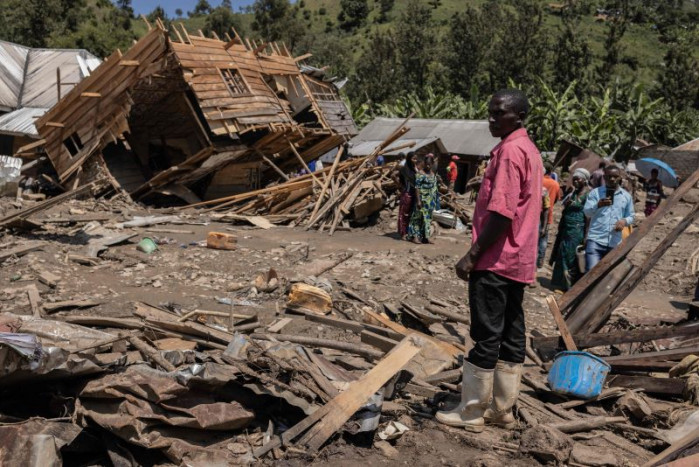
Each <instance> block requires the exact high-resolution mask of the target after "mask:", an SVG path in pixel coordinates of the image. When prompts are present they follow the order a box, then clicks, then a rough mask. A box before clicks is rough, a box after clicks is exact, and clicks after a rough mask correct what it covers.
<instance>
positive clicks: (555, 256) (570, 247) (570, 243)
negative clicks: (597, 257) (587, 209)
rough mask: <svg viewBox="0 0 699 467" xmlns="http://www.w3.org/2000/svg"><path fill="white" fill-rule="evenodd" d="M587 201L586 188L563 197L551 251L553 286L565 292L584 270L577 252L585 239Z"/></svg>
mask: <svg viewBox="0 0 699 467" xmlns="http://www.w3.org/2000/svg"><path fill="white" fill-rule="evenodd" d="M583 170H584V169H583ZM576 172H577V171H576ZM586 172H587V171H586ZM588 178H589V173H588ZM585 201H587V191H586V190H584V189H583V190H580V191H577V192H576V191H571V192H570V193H569V194H568V195H567V196H566V197H565V198H564V199H563V206H564V207H563V213H562V214H561V220H560V222H559V223H558V234H557V235H556V242H555V243H554V247H553V251H552V252H551V262H552V263H553V264H554V267H553V275H552V276H551V286H552V287H553V288H554V289H558V290H562V291H564V292H565V291H566V290H568V289H570V288H571V287H572V285H573V284H575V283H576V282H577V281H578V279H579V278H580V276H581V275H582V272H583V271H580V268H579V266H578V258H577V254H576V253H577V248H578V247H579V246H580V245H582V244H583V240H584V239H585V213H584V212H583V208H584V206H585Z"/></svg>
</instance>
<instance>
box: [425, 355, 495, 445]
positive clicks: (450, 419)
mask: <svg viewBox="0 0 699 467" xmlns="http://www.w3.org/2000/svg"><path fill="white" fill-rule="evenodd" d="M493 373H494V370H484V369H483V368H479V367H477V366H475V365H473V364H471V363H469V362H464V374H463V379H462V381H461V403H460V404H459V405H457V406H456V407H455V408H453V409H452V410H446V411H439V412H437V415H436V417H435V418H436V419H437V421H438V422H440V423H443V424H445V425H449V426H454V427H459V428H465V429H466V430H467V431H472V432H474V433H480V432H481V431H483V427H484V425H485V421H484V420H483V413H484V412H485V409H486V408H487V407H488V403H489V402H490V396H491V394H492V392H493Z"/></svg>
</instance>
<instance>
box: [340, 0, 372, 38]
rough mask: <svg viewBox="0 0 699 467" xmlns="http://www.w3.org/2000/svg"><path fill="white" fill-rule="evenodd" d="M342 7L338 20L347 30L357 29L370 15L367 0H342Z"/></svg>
mask: <svg viewBox="0 0 699 467" xmlns="http://www.w3.org/2000/svg"><path fill="white" fill-rule="evenodd" d="M340 8H341V9H340V13H339V14H338V15H337V20H338V21H339V22H340V27H341V28H342V29H344V30H345V31H352V30H354V29H357V28H358V27H359V26H361V24H362V23H363V22H364V20H366V18H367V16H369V4H368V3H367V0H340Z"/></svg>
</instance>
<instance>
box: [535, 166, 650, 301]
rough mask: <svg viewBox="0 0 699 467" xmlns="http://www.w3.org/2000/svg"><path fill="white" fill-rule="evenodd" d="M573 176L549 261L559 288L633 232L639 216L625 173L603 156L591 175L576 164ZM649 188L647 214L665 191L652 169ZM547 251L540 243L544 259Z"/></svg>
mask: <svg viewBox="0 0 699 467" xmlns="http://www.w3.org/2000/svg"><path fill="white" fill-rule="evenodd" d="M571 180H572V182H571V183H572V186H570V187H568V189H567V193H566V194H565V196H563V197H562V201H561V204H562V205H563V211H562V213H561V220H560V222H559V224H558V233H557V235H556V241H555V243H554V247H553V251H552V253H551V258H550V261H549V264H551V265H552V266H553V273H552V277H551V287H552V288H553V289H554V290H557V291H560V292H565V291H566V290H568V289H570V287H571V286H572V285H573V284H574V283H575V282H576V281H577V280H578V279H579V278H580V277H581V276H582V275H583V274H584V273H586V272H587V271H589V270H590V269H592V268H593V267H594V266H595V265H596V264H597V263H598V262H599V261H600V260H601V259H602V258H603V257H604V256H605V255H607V254H608V253H609V252H610V251H612V250H613V249H614V248H615V247H617V246H618V245H619V244H620V243H621V242H622V240H623V239H624V238H625V237H626V236H627V235H628V233H630V230H631V226H632V224H633V221H634V218H635V212H634V200H633V197H632V195H631V194H630V193H629V192H628V191H627V190H625V189H624V188H622V187H621V181H622V172H621V169H620V168H619V167H618V166H616V165H614V164H610V163H608V162H607V161H602V162H601V163H600V166H599V168H598V169H597V170H595V171H594V172H593V173H592V174H590V172H589V171H587V170H586V169H583V168H579V169H576V170H575V171H574V172H573V174H572V178H571ZM645 187H646V205H645V209H644V213H645V215H646V216H650V215H651V214H652V213H653V212H654V211H655V209H656V208H657V207H658V205H659V204H660V201H661V199H662V198H663V196H664V193H663V186H662V183H661V182H660V180H658V171H657V170H655V169H654V170H653V171H652V172H651V178H650V179H648V180H647V181H646V183H645ZM554 191H555V190H554ZM555 201H557V199H552V205H553V203H555ZM551 214H553V207H551ZM549 219H552V217H550V218H549ZM542 246H543V248H542ZM545 250H546V245H545V243H543V242H540V244H539V260H540V261H541V262H543V258H544V255H545ZM583 251H584V257H583V255H582V252H583ZM583 258H584V260H583ZM541 265H542V264H541V263H539V264H537V266H539V267H541Z"/></svg>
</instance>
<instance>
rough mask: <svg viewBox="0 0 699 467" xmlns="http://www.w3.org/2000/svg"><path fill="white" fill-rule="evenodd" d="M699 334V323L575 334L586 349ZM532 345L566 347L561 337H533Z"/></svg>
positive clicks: (551, 348)
mask: <svg viewBox="0 0 699 467" xmlns="http://www.w3.org/2000/svg"><path fill="white" fill-rule="evenodd" d="M694 336H699V325H690V326H681V327H680V326H663V327H659V328H651V329H635V330H632V331H620V332H608V333H603V334H576V335H574V336H573V339H574V340H575V343H576V344H577V346H578V348H580V349H585V348H590V347H597V346H602V345H616V344H626V343H629V342H649V341H652V340H657V339H667V338H672V337H694ZM532 347H533V348H534V349H536V350H537V351H539V352H542V353H543V352H549V351H550V352H555V351H557V350H558V349H563V348H565V345H564V343H563V340H562V339H561V338H560V337H533V338H532Z"/></svg>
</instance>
